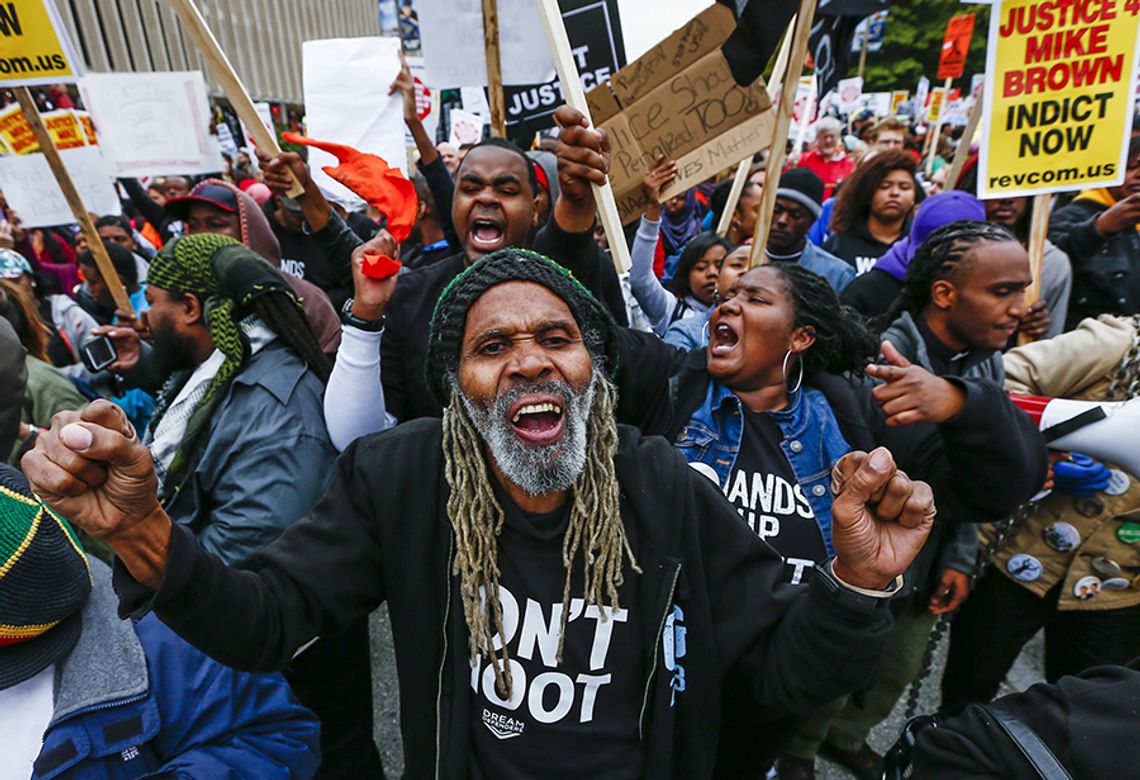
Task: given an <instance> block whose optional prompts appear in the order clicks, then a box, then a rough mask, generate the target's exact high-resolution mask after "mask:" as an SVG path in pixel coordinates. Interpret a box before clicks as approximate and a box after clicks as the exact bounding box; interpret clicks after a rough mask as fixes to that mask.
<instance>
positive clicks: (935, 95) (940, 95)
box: [926, 87, 946, 124]
mask: <svg viewBox="0 0 1140 780" xmlns="http://www.w3.org/2000/svg"><path fill="white" fill-rule="evenodd" d="M945 102H946V90H945V89H944V88H942V87H935V88H934V89H932V90H930V105H929V106H928V107H927V109H926V121H927V122H930V123H931V124H933V123H934V122H937V121H938V120H939V118H940V117H941V116H942V106H943V104H944V103H945Z"/></svg>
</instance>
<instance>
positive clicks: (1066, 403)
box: [1009, 393, 1140, 478]
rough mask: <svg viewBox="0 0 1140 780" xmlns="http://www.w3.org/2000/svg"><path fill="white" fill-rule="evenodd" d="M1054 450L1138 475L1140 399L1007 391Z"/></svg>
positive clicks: (1139, 474)
mask: <svg viewBox="0 0 1140 780" xmlns="http://www.w3.org/2000/svg"><path fill="white" fill-rule="evenodd" d="M1009 397H1010V400H1012V401H1013V402H1014V404H1016V405H1017V407H1018V408H1020V409H1021V410H1022V411H1024V412H1025V413H1026V414H1028V415H1029V416H1030V417H1031V418H1033V420H1034V421H1035V422H1036V423H1037V424H1038V426H1039V427H1040V429H1041V433H1042V434H1043V435H1044V436H1045V443H1046V444H1047V445H1048V446H1049V448H1050V449H1053V450H1065V451H1067V452H1082V453H1084V454H1085V455H1090V456H1092V457H1094V458H1096V459H1097V460H1102V461H1105V462H1106V463H1110V464H1112V465H1114V466H1117V467H1119V468H1122V469H1124V470H1125V471H1127V472H1128V473H1129V474H1131V475H1132V476H1133V477H1136V478H1140V398H1133V399H1131V400H1129V401H1077V400H1074V399H1072V398H1043V397H1041V396H1034V395H1023V394H1021V393H1010V394H1009Z"/></svg>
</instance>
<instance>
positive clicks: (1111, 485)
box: [1104, 469, 1132, 496]
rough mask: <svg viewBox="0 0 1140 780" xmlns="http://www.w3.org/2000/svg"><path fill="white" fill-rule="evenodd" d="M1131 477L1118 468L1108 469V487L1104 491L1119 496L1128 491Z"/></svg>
mask: <svg viewBox="0 0 1140 780" xmlns="http://www.w3.org/2000/svg"><path fill="white" fill-rule="evenodd" d="M1131 484H1132V479H1131V478H1130V477H1129V476H1128V475H1127V474H1125V473H1124V472H1123V471H1121V470H1120V469H1109V470H1108V487H1106V488H1105V489H1104V492H1105V493H1107V494H1108V495H1110V496H1120V495H1123V494H1124V493H1126V492H1127V491H1128V487H1129V486H1130V485H1131Z"/></svg>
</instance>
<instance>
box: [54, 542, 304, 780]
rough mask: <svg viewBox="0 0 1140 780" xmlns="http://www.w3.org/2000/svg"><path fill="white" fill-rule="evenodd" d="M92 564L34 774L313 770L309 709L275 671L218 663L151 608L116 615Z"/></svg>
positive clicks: (100, 569)
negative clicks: (133, 615) (147, 612)
mask: <svg viewBox="0 0 1140 780" xmlns="http://www.w3.org/2000/svg"><path fill="white" fill-rule="evenodd" d="M91 575H92V585H93V587H92V591H91V595H90V596H89V597H88V600H87V604H86V605H85V606H84V607H83V613H82V616H83V628H82V631H81V633H80V635H79V641H78V642H77V643H76V645H75V647H74V648H73V649H72V651H71V652H70V653H69V654H68V655H67V656H66V657H65V658H64V659H63V660H61V661H59V662H58V663H57V664H56V669H55V692H54V696H53V702H52V703H53V709H54V711H53V713H52V718H51V722H50V724H49V725H48V728H47V730H46V731H45V732H44V742H43V748H42V750H41V751H40V755H39V758H37V759H36V762H35V764H34V772H33V774H32V779H33V780H57V779H58V780H71V779H72V778H74V780H79V779H80V778H82V779H83V780H98V779H99V778H107V780H111V779H112V778H114V779H115V780H133V778H143V777H235V776H238V775H240V776H242V777H259V778H280V779H281V780H284V779H285V778H307V777H312V776H313V774H314V772H315V771H316V769H317V766H318V765H319V763H320V753H319V750H318V748H317V734H318V731H319V728H318V724H317V719H316V718H315V717H314V716H313V714H312V713H311V712H309V711H308V710H306V709H304V708H303V707H301V706H300V705H299V704H297V702H296V700H295V699H294V698H293V695H292V694H291V693H290V691H289V686H288V684H287V683H286V682H285V680H284V679H283V678H282V677H281V676H280V675H278V674H248V673H245V672H237V671H234V670H233V669H229V668H226V667H224V666H222V665H221V664H219V663H217V662H216V661H212V660H210V659H209V658H207V657H206V656H205V655H203V654H202V653H200V652H199V651H197V650H195V649H194V648H192V647H190V645H188V644H186V643H185V642H183V641H182V640H181V639H179V638H178V637H177V636H175V635H174V633H173V632H172V631H171V630H170V629H168V628H167V627H166V626H164V625H162V623H161V622H159V621H158V620H157V619H155V618H153V617H152V618H148V619H145V620H142V621H140V622H138V623H129V622H124V621H122V620H119V619H118V617H117V616H116V615H115V594H114V593H113V592H112V590H111V577H110V572H109V571H108V569H107V567H106V566H105V565H104V564H103V563H101V562H99V561H95V560H92V561H91Z"/></svg>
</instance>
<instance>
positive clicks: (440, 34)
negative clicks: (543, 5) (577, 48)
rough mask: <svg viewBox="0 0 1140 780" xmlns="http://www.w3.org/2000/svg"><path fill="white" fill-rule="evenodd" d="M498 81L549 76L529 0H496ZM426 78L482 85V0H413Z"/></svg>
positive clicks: (529, 81)
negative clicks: (500, 63)
mask: <svg viewBox="0 0 1140 780" xmlns="http://www.w3.org/2000/svg"><path fill="white" fill-rule="evenodd" d="M497 5H498V19H499V30H498V32H499V52H500V60H501V62H502V79H503V84H535V83H540V82H543V81H548V80H550V79H551V78H553V77H554V63H553V61H552V60H551V59H550V51H549V49H548V48H547V46H546V40H545V38H544V37H543V36H544V33H543V31H542V26H541V23H540V22H539V20H538V11H537V9H536V8H535V5H534V0H497ZM415 7H416V11H417V12H418V14H419V23H420V36H421V43H422V46H423V57H424V63H425V65H426V67H427V76H428V78H427V82H428V83H429V84H436V85H445V86H448V87H485V86H487V58H486V52H485V50H484V47H483V36H482V35H479V34H477V33H476V34H472V31H479V30H482V29H483V4H482V2H481V0H417V2H416V6H415Z"/></svg>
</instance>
